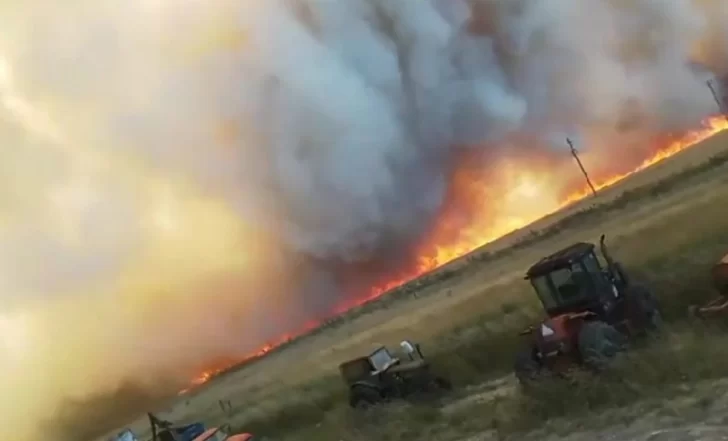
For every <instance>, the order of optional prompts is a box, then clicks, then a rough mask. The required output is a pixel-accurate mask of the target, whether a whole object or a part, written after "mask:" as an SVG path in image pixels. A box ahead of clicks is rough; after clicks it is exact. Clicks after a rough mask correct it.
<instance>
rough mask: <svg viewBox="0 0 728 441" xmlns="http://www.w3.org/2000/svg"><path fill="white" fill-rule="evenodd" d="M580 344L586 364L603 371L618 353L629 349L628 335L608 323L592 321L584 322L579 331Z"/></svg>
mask: <svg viewBox="0 0 728 441" xmlns="http://www.w3.org/2000/svg"><path fill="white" fill-rule="evenodd" d="M578 346H579V352H580V354H581V359H582V361H583V362H584V364H585V365H586V366H587V367H588V368H591V369H594V370H596V371H601V370H604V369H605V368H606V367H607V365H608V364H609V363H610V362H611V361H612V359H613V358H614V357H616V356H617V354H618V353H620V352H622V351H624V350H625V349H627V336H625V335H624V334H622V333H621V332H619V331H618V330H617V329H616V328H615V327H614V326H611V325H608V324H607V323H604V322H600V321H590V322H586V323H584V325H583V326H582V328H581V331H580V332H579V338H578Z"/></svg>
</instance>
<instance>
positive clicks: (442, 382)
mask: <svg viewBox="0 0 728 441" xmlns="http://www.w3.org/2000/svg"><path fill="white" fill-rule="evenodd" d="M431 384H432V386H433V389H435V390H452V383H451V382H450V380H448V379H447V378H444V377H435V378H433V379H432V382H431Z"/></svg>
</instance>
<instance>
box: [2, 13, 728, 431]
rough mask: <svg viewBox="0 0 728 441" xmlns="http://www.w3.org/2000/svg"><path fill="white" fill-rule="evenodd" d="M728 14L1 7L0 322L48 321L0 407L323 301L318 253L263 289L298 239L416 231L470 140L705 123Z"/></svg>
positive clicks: (223, 346)
mask: <svg viewBox="0 0 728 441" xmlns="http://www.w3.org/2000/svg"><path fill="white" fill-rule="evenodd" d="M725 16H728V3H726V2H724V1H720V0H715V1H712V2H711V1H701V2H698V1H697V0H696V1H690V0H637V1H634V2H622V1H618V0H613V1H606V0H544V1H540V2H528V1H524V0H489V1H488V0H479V1H478V0H472V1H470V2H467V1H465V0H397V1H392V0H338V1H333V0H265V1H262V0H261V1H255V2H253V1H242V0H219V1H216V2H212V3H211V2H205V1H198V0H180V1H175V2H172V1H165V0H134V1H131V0H125V1H120V0H119V1H115V0H109V1H105V2H96V1H84V0H75V1H67V2H56V3H49V2H40V1H37V0H36V1H26V2H20V3H13V4H10V3H8V4H6V5H4V7H3V14H1V15H0V29H2V33H0V61H1V63H0V104H1V105H0V139H2V142H3V147H2V152H3V154H2V162H0V179H1V180H2V181H0V182H2V184H3V189H2V190H0V265H1V266H0V288H2V292H0V302H2V303H0V317H2V316H3V315H7V317H8V318H7V319H5V320H4V321H0V323H20V322H19V321H18V320H20V319H16V318H12V319H11V316H12V317H15V316H16V315H18V314H20V316H22V317H25V316H26V315H27V314H30V315H33V314H36V315H37V316H38V317H41V318H42V319H36V320H32V319H28V320H27V321H29V323H35V324H36V326H35V328H34V329H32V331H33V332H30V333H26V334H28V335H25V336H21V335H24V334H22V333H20V332H19V333H18V336H16V337H13V340H21V339H25V340H27V341H28V345H32V347H33V348H35V349H34V350H33V351H31V352H32V353H33V354H32V356H28V357H30V359H31V360H32V362H33V365H34V366H39V365H41V364H42V365H43V372H38V370H37V369H35V370H33V369H27V370H25V371H23V369H19V370H14V371H13V374H14V375H19V376H22V375H24V376H25V377H23V378H20V379H13V380H12V381H8V383H9V384H8V385H7V387H8V389H7V390H10V391H11V393H4V395H3V398H2V399H3V400H5V399H9V397H13V396H15V395H17V396H18V397H23V403H24V404H26V405H27V406H25V407H23V406H17V405H16V404H15V403H1V402H0V411H5V412H7V413H8V414H12V412H13V411H17V410H18V409H22V412H21V413H20V414H18V415H17V418H15V417H13V418H11V420H14V421H18V424H21V421H25V422H26V423H28V425H27V426H26V427H25V428H26V429H27V428H28V427H33V424H32V418H33V417H35V416H37V415H39V414H42V413H43V412H46V411H47V410H48V409H49V408H53V407H54V406H56V405H57V404H58V402H59V401H58V400H60V399H61V398H62V397H63V396H65V395H66V394H68V393H69V392H74V393H75V394H83V393H85V392H89V391H93V390H97V389H99V388H103V387H109V385H112V384H114V383H115V382H117V381H118V380H119V379H121V378H124V377H125V376H134V375H139V373H140V372H143V371H144V370H145V369H148V368H150V367H161V368H166V367H169V366H171V365H178V364H189V363H190V362H191V360H190V359H189V358H188V357H189V353H191V352H195V353H196V354H200V355H199V356H200V357H206V356H210V355H212V354H214V353H224V352H226V351H232V350H240V349H241V348H243V347H249V346H251V345H254V344H255V343H258V342H259V340H260V339H262V338H265V336H270V335H271V334H273V333H274V332H275V331H276V329H271V328H277V326H278V325H277V323H279V322H278V321H277V320H276V317H277V319H279V320H280V323H281V326H288V325H292V323H294V322H300V321H301V320H303V319H305V317H303V316H301V314H303V315H306V314H309V313H310V312H311V310H312V309H315V310H318V309H326V308H327V307H329V306H331V305H332V304H334V303H336V296H335V295H332V293H336V294H337V295H338V293H337V292H336V284H335V283H334V282H335V280H336V274H331V272H330V271H328V272H327V271H326V270H325V269H324V270H321V269H320V268H316V269H314V270H312V271H311V273H313V276H310V275H309V276H308V278H309V279H310V280H311V282H310V283H311V284H312V285H314V286H315V287H317V288H320V287H325V289H323V291H324V293H323V294H321V295H320V296H313V299H314V300H315V301H314V300H311V299H312V298H311V297H303V298H306V299H308V300H307V301H306V303H307V304H308V306H301V303H297V300H296V299H298V301H301V300H300V299H301V298H302V297H300V295H299V293H298V292H296V291H295V290H293V291H292V292H291V293H290V294H286V293H285V292H286V289H287V288H291V286H296V284H295V283H294V284H293V285H288V284H287V283H288V282H285V283H284V282H281V283H280V285H275V286H270V285H268V283H274V281H275V279H278V278H280V279H285V274H284V273H286V272H290V273H294V272H296V271H298V272H301V270H300V269H299V270H296V265H297V263H296V262H297V261H296V259H298V258H299V257H300V256H301V255H302V256H305V258H306V259H307V258H315V259H317V260H319V261H325V262H327V263H328V264H329V265H331V266H329V267H328V268H331V267H337V266H336V265H339V264H341V263H344V264H345V263H350V262H360V261H369V260H373V259H378V258H384V257H388V256H391V255H393V254H396V253H395V252H398V251H401V250H403V249H404V250H407V249H409V247H411V246H412V245H413V244H414V243H416V242H417V241H418V240H419V239H420V238H421V235H422V234H423V233H424V232H425V231H427V229H428V228H429V227H430V226H431V223H432V222H433V217H434V216H435V215H436V214H437V213H438V210H439V209H440V208H441V207H442V204H443V203H444V199H445V197H446V194H447V190H448V185H449V182H448V176H449V175H450V172H451V171H452V167H454V166H455V165H456V164H457V163H458V162H457V158H458V154H459V152H460V151H462V149H463V148H470V149H477V148H486V146H499V145H502V146H505V145H509V144H508V143H507V142H506V141H507V140H509V139H510V138H511V137H512V136H515V135H519V134H527V135H529V136H532V137H536V138H538V139H540V140H541V144H542V145H547V144H549V143H552V142H554V141H553V140H554V136H556V135H558V136H559V138H561V137H562V134H564V133H567V134H569V136H571V137H573V138H574V139H589V138H588V137H583V136H582V134H583V133H586V132H593V131H595V130H598V131H614V130H616V129H615V126H616V125H618V124H620V121H622V120H623V119H624V115H625V114H628V115H632V114H637V115H641V116H640V118H642V119H641V121H643V124H642V127H641V128H643V129H645V130H653V131H654V130H662V129H668V128H669V129H675V128H683V127H690V126H693V125H695V124H696V122H697V121H699V120H700V119H701V118H703V117H705V116H706V115H708V114H711V113H714V112H715V104H714V103H713V101H712V98H711V96H710V93H709V91H707V89H706V88H705V83H704V81H705V79H706V78H705V76H704V75H705V74H698V73H696V71H695V70H694V69H692V68H691V67H690V62H691V61H698V62H701V63H702V64H704V65H706V66H708V67H709V68H710V69H713V71H714V73H721V74H722V73H725V72H724V71H721V69H725V68H726V67H728V66H726V64H725V62H724V60H725V58H726V53H728V52H727V48H728V40H727V39H726V37H725V35H726V34H725V32H724V29H723V28H724V26H723V24H724V22H723V21H719V20H718V21H716V18H715V17H725ZM600 133H601V132H600ZM511 141H512V140H511ZM581 147H582V146H580V148H581ZM583 147H584V148H589V146H588V145H585V146H583ZM533 148H534V154H538V152H537V148H538V147H537V146H534V147H533ZM507 153H508V152H507V150H506V151H505V152H502V151H501V152H499V154H505V155H507ZM281 249H282V250H283V253H282V254H281V253H279V252H280V251H281ZM396 255H400V254H396ZM291 256H293V257H291ZM279 275H280V277H279ZM220 280H224V281H225V282H224V283H223V282H220ZM216 283H222V285H218V284H216ZM211 284H212V285H211ZM210 286H215V287H218V288H219V287H223V288H220V289H216V290H211V289H209V287H210ZM262 286H263V287H268V288H267V289H266V288H264V289H260V288H261V287H262ZM200 293H204V295H200ZM309 295H311V294H310V293H309ZM79 304H80V305H82V306H81V307H79V306H78V305H79ZM284 304H285V305H288V306H287V307H286V308H284V307H283V305H284ZM312 305H314V306H312ZM160 308H161V309H163V310H167V309H169V310H170V311H169V314H167V315H165V317H166V318H164V319H162V320H161V321H155V320H152V321H153V322H154V325H150V324H149V323H150V322H149V320H148V319H149V318H150V317H151V318H156V317H157V316H156V315H155V311H159V310H160ZM165 308H167V309H165ZM204 308H209V309H210V312H209V313H208V314H200V310H201V309H204ZM281 308H283V310H284V312H281V316H277V315H276V317H274V315H275V314H274V311H279V310H281ZM301 311H303V312H301ZM173 317H184V319H183V320H175V319H173ZM281 317H284V318H282V319H281ZM22 320H25V318H23V319H22ZM22 320H21V321H22ZM23 323H25V322H23ZM231 323H232V324H231ZM239 323H246V325H245V326H242V325H240V324H239ZM271 323H275V325H271ZM4 326H5V325H4ZM14 326H15V325H14ZM18 326H21V325H17V326H16V327H18ZM23 326H26V325H23ZM27 326H29V327H32V326H31V325H27ZM241 326H242V327H241ZM5 327H7V326H5ZM259 329H264V330H263V331H261V332H262V334H265V336H264V335H262V334H258V333H257V332H258V331H256V330H259ZM244 330H245V331H250V332H252V333H253V334H252V336H248V337H247V338H241V337H240V335H241V334H240V333H241V332H243V331H244ZM150 335H151V336H150ZM50 336H53V338H52V339H51V338H50ZM241 340H245V342H244V343H241ZM0 341H1V340H0ZM211 342H214V344H213V343H211ZM6 346H10V345H6ZM0 347H2V345H0ZM13 347H17V341H16V342H15V343H14V345H13ZM59 347H64V348H66V349H67V348H69V347H72V348H74V349H73V353H74V354H76V355H78V354H82V356H78V357H68V356H62V355H63V354H64V351H63V350H59V349H58V348H59ZM119 348H121V349H119ZM196 351H202V352H196ZM192 361H199V360H192ZM19 372H22V374H21V373H19ZM47 372H51V373H50V374H47ZM68 372H73V373H74V374H72V375H71V374H68ZM100 373H103V374H104V375H101V374H100ZM38 378H43V379H44V380H43V381H41V382H40V384H42V385H43V387H40V386H36V387H35V389H34V391H35V392H34V393H32V394H27V393H25V392H24V391H23V389H22V387H25V386H28V385H31V384H34V382H35V381H36V380H37V379H38ZM4 381H5V380H0V384H2V385H3V387H5V384H4ZM15 385H22V386H15ZM11 387H12V389H10V388H11ZM3 390H5V389H3ZM13 393H15V395H13ZM41 396H44V398H43V399H40V398H39V397H41ZM21 416H27V418H25V419H24V418H21ZM29 436H30V435H29ZM28 439H30V438H28ZM33 441H34V440H33Z"/></svg>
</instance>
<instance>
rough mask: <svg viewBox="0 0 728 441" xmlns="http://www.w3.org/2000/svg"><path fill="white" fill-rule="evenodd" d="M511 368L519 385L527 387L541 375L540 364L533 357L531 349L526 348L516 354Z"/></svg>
mask: <svg viewBox="0 0 728 441" xmlns="http://www.w3.org/2000/svg"><path fill="white" fill-rule="evenodd" d="M513 370H514V372H515V374H516V378H517V379H518V382H519V383H521V386H525V387H528V386H530V385H531V384H533V382H534V381H536V380H537V379H538V377H540V376H541V364H540V363H539V362H538V361H537V360H536V359H534V358H533V350H532V349H528V350H524V351H521V352H519V353H518V355H516V361H515V363H514V364H513Z"/></svg>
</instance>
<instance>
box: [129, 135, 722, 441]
mask: <svg viewBox="0 0 728 441" xmlns="http://www.w3.org/2000/svg"><path fill="white" fill-rule="evenodd" d="M602 233H604V234H606V235H607V240H608V243H610V244H611V250H612V253H613V254H614V255H615V257H617V258H618V259H619V260H620V261H622V263H623V264H624V265H625V266H626V268H627V270H628V271H630V272H631V273H632V274H633V277H637V278H639V279H641V280H644V281H645V282H646V283H648V284H649V285H651V286H652V287H653V289H654V291H655V292H656V293H657V295H658V296H659V298H660V300H661V301H662V305H663V308H664V316H665V319H666V321H667V322H668V331H667V332H666V335H664V336H663V337H662V338H660V340H659V341H655V342H652V344H649V345H645V346H644V347H641V348H638V349H636V350H634V351H631V352H630V353H629V354H628V355H627V356H625V357H624V358H623V359H621V360H619V361H618V362H617V363H616V364H615V366H614V368H613V369H612V370H611V371H610V372H608V373H607V374H605V375H604V376H601V377H599V378H586V377H585V378H580V379H578V382H579V385H578V387H574V386H573V385H561V384H553V385H549V386H548V387H545V388H544V390H542V391H539V396H537V397H530V398H526V397H524V396H523V395H522V394H521V393H520V392H519V391H518V389H517V388H516V387H515V386H514V383H513V380H512V379H511V375H510V369H511V366H512V360H513V357H514V354H515V352H516V351H517V350H518V349H519V348H520V347H521V346H520V345H521V344H522V342H521V340H520V339H521V338H522V337H519V336H518V331H520V330H521V329H523V328H525V327H526V326H527V325H529V324H530V323H531V322H533V321H535V320H537V319H538V318H539V314H540V310H539V308H540V305H539V304H538V302H537V299H536V297H535V295H534V294H532V293H531V291H530V286H529V285H528V284H527V283H526V282H524V281H523V280H522V275H523V272H524V271H525V269H526V268H527V267H528V266H529V265H530V264H531V263H533V262H534V261H535V260H537V259H538V258H540V257H541V256H543V255H545V254H547V253H549V252H551V251H555V250H556V249H557V248H559V247H562V246H565V245H567V244H569V243H571V242H575V241H580V240H582V241H596V240H598V238H599V235H600V234H602ZM726 252H728V133H727V132H724V133H722V134H719V135H717V136H715V137H713V138H711V139H709V140H708V141H706V142H704V143H703V144H702V145H700V146H697V147H694V148H693V149H690V150H688V151H686V152H683V153H682V154H680V155H677V156H675V157H673V158H671V159H669V160H667V161H665V162H663V163H660V164H658V165H657V166H654V167H652V168H650V169H648V170H646V171H644V172H642V173H640V174H638V175H635V176H633V177H630V178H629V179H627V180H625V181H622V182H620V183H619V184H617V185H615V186H613V187H611V188H609V189H606V190H604V191H602V192H601V193H600V194H599V195H598V197H596V198H589V200H584V201H582V202H580V203H578V204H575V205H574V206H571V207H569V208H568V209H566V210H563V211H561V212H559V213H556V214H554V215H552V216H549V217H548V218H545V219H543V220H541V221H539V222H538V223H537V224H534V225H532V226H530V227H529V229H528V230H524V231H519V232H517V233H514V234H511V235H510V236H508V237H505V238H503V239H501V240H499V241H497V242H495V243H493V244H490V245H488V246H486V247H484V248H482V249H480V250H478V251H477V252H475V253H473V254H471V255H470V256H467V257H465V258H462V259H459V260H458V261H456V262H453V263H452V264H450V265H448V266H447V267H446V268H442V269H440V270H438V271H437V272H434V273H431V274H429V275H427V276H425V277H424V278H423V279H421V280H419V281H415V282H413V283H410V284H408V285H407V286H405V287H402V288H400V289H398V290H397V291H396V292H394V293H392V294H391V295H388V296H387V297H386V298H383V299H381V300H379V301H377V302H375V303H374V304H370V305H366V306H364V307H362V308H360V310H358V311H353V312H352V313H350V314H347V316H346V317H344V318H341V319H339V320H337V321H335V322H332V323H330V324H328V325H327V327H326V328H325V329H323V330H320V331H319V332H316V333H315V334H313V335H311V336H308V337H305V338H302V339H300V340H299V341H296V342H294V343H293V344H291V345H289V346H288V347H286V348H285V349H282V350H280V351H276V352H274V353H272V354H270V355H269V356H267V357H265V358H264V359H262V360H259V361H257V362H255V363H253V364H250V365H249V366H246V367H244V368H241V369H239V370H237V371H235V372H231V373H228V374H225V375H223V376H221V377H219V378H217V379H215V380H213V381H212V382H210V383H208V384H207V385H205V386H204V387H203V388H200V389H198V390H196V391H194V392H193V393H190V394H188V395H185V396H183V397H181V398H180V399H178V400H176V401H175V402H173V403H170V406H169V407H168V408H164V409H163V408H159V409H149V410H154V411H158V412H160V413H161V414H162V415H164V416H165V417H167V418H168V419H172V420H177V421H189V420H205V421H206V422H208V423H209V424H221V423H230V424H232V425H233V426H234V427H238V428H241V429H242V428H244V429H246V430H251V431H255V432H258V433H261V434H263V433H264V434H267V435H269V436H270V437H271V438H272V439H276V440H291V441H294V440H302V441H304V440H310V441H319V440H321V441H326V440H332V441H338V440H346V441H355V440H356V441H359V440H361V441H363V440H372V441H374V440H376V441H380V440H382V441H384V440H459V441H465V440H477V439H504V438H509V437H518V438H519V439H528V438H529V437H533V439H547V438H548V436H554V437H558V436H562V435H564V436H566V435H567V434H569V433H573V434H580V435H579V436H580V437H577V438H573V439H587V438H588V439H598V438H599V437H600V436H601V435H599V432H598V431H599V430H600V428H601V427H607V426H608V427H611V428H610V430H611V431H612V433H616V432H614V431H615V430H616V429H614V428H613V427H615V426H614V425H619V427H623V428H624V429H620V430H624V431H625V432H624V436H623V437H622V438H620V439H628V438H629V437H632V438H634V439H637V438H639V437H642V438H641V439H647V437H648V436H649V437H651V436H653V435H654V434H659V433H673V432H674V433H687V431H690V430H692V431H693V432H694V433H700V434H702V435H701V436H703V437H704V438H703V439H713V438H710V437H711V436H713V435H710V434H708V432H710V431H711V430H713V429H712V428H711V427H712V426H710V427H709V426H708V425H706V424H708V423H705V422H703V423H701V424H702V425H701V426H690V427H691V428H690V429H687V428H681V427H682V426H680V424H692V421H696V420H698V419H700V420H705V419H706V418H703V416H704V415H707V414H709V413H711V414H713V413H714V414H719V413H722V412H723V410H724V409H725V408H727V407H728V404H727V403H728V400H727V399H726V398H725V397H724V392H725V391H728V385H726V384H725V383H724V382H723V381H722V380H721V378H722V377H725V376H728V345H727V344H726V343H728V333H725V332H723V331H722V329H720V327H718V326H717V325H716V326H715V327H714V326H713V325H705V324H696V323H693V322H692V321H691V320H687V319H686V310H687V307H688V305H690V304H692V303H699V302H700V301H702V300H704V299H706V298H708V297H710V296H711V295H713V292H712V289H711V287H710V285H709V280H708V268H709V266H710V265H711V264H712V263H714V262H715V261H717V259H718V258H720V257H722V256H723V255H724V254H725V253H726ZM403 338H410V339H412V340H415V341H419V342H420V343H421V344H422V346H423V351H424V352H425V355H426V356H428V357H430V358H431V360H432V361H433V363H434V364H436V365H437V366H438V367H439V369H441V370H443V371H445V372H446V373H447V374H448V375H450V376H451V378H452V379H453V382H454V384H455V386H456V388H455V389H456V390H455V391H454V392H453V394H452V396H450V397H447V398H445V399H443V400H442V401H439V402H437V403H423V404H419V405H415V404H401V405H391V406H386V407H383V408H382V409H378V410H375V411H373V412H370V413H367V414H366V415H356V414H354V413H353V412H352V411H350V410H349V409H348V406H347V401H346V390H345V388H344V387H343V384H342V383H341V381H340V380H339V379H338V377H337V370H336V367H337V365H338V364H339V363H340V362H341V361H343V360H345V359H348V358H350V357H353V356H357V355H362V354H365V353H368V352H369V351H371V350H372V349H374V348H376V347H377V346H379V345H381V344H395V345H396V344H397V343H398V342H399V341H400V340H402V339H403ZM220 400H223V401H227V400H229V402H230V404H231V408H230V409H223V408H222V407H221V406H220V404H219V401H220ZM144 410H146V409H140V411H144ZM701 415H703V416H701ZM709 422H710V424H723V423H724V422H725V421H723V420H722V419H720V418H719V421H718V420H715V421H714V420H710V421H709ZM145 425H146V422H145V420H144V419H140V420H139V421H137V422H136V423H134V424H132V425H131V427H132V428H134V429H135V430H137V431H138V433H140V434H144V433H146V429H147V428H146V427H145ZM647 426H649V427H647ZM653 426H654V427H661V428H664V427H670V428H671V429H669V430H668V429H664V432H659V433H658V432H655V431H654V430H656V429H654V427H653ZM653 429H654V430H653ZM630 430H631V431H632V432H630ZM670 430H672V431H673V432H670ZM701 430H703V431H702V432H701ZM693 432H691V433H693ZM620 433H621V432H620ZM710 433H713V432H710ZM716 433H717V432H716ZM547 434H548V436H547ZM571 436H572V437H573V436H577V435H571ZM715 436H716V438H715V439H720V438H717V436H718V435H715ZM658 438H659V437H658ZM658 438H654V439H658ZM569 439H572V438H569ZM649 439H653V438H649ZM659 439H693V438H685V437H683V438H677V437H676V438H669V436H667V435H666V437H665V438H659ZM695 439H698V438H695Z"/></svg>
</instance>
